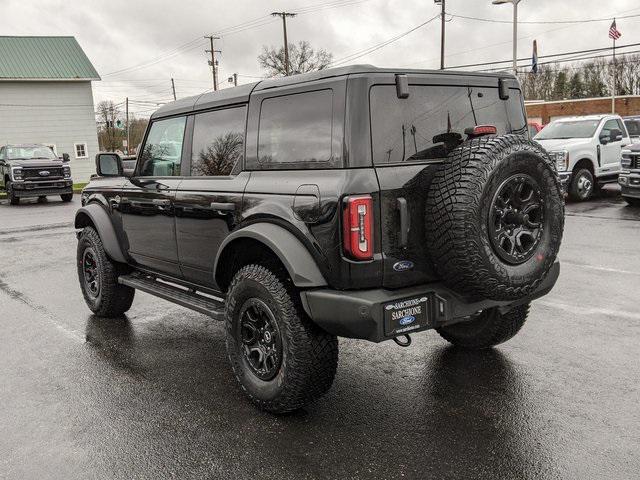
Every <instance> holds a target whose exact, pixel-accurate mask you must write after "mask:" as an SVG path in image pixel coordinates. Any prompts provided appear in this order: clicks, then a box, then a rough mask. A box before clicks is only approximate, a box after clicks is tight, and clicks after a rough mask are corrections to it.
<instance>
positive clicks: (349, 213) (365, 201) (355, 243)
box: [342, 195, 373, 260]
mask: <svg viewBox="0 0 640 480" xmlns="http://www.w3.org/2000/svg"><path fill="white" fill-rule="evenodd" d="M342 224H343V228H344V231H343V243H344V252H345V253H346V254H347V255H348V256H349V257H351V258H353V259H355V260H371V259H372V258H373V199H372V198H371V196H370V195H359V196H357V197H347V198H346V199H345V208H344V213H343V218H342Z"/></svg>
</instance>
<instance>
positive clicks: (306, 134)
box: [258, 90, 333, 168]
mask: <svg viewBox="0 0 640 480" xmlns="http://www.w3.org/2000/svg"><path fill="white" fill-rule="evenodd" d="M332 120H333V91H332V90H318V91H315V92H305V93H297V94H293V95H285V96H281V97H273V98H267V99H265V100H263V102H262V105H261V108H260V126H259V133H258V162H259V164H260V166H261V167H262V168H313V167H314V166H316V167H317V168H326V167H327V163H329V162H331V161H332V160H333V158H332V153H333V152H332V151H331V146H332V142H331V134H332Z"/></svg>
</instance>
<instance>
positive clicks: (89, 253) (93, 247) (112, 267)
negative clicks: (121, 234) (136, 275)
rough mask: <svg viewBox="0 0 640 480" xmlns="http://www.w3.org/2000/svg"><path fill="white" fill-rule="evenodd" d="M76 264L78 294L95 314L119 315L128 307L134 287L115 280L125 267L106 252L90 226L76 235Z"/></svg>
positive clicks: (108, 316)
mask: <svg viewBox="0 0 640 480" xmlns="http://www.w3.org/2000/svg"><path fill="white" fill-rule="evenodd" d="M77 266H78V280H79V281H80V288H81V289H82V295H83V296H84V299H85V302H87V305H88V306H89V309H90V310H91V311H92V312H93V313H95V314H96V315H97V316H98V317H107V318H113V317H119V316H120V315H122V314H123V313H125V312H126V311H127V310H129V308H131V304H132V303H133V297H134V296H135V293H136V291H135V289H133V288H131V287H127V286H125V285H121V284H119V283H118V277H119V276H120V275H123V274H125V273H127V270H128V268H127V266H126V265H123V264H121V263H118V262H114V261H113V260H111V259H110V258H109V257H108V256H107V254H106V252H105V250H104V246H103V245H102V240H101V239H100V235H98V232H96V231H95V230H94V229H93V228H92V227H85V229H84V230H82V233H81V234H80V237H79V239H78V251H77Z"/></svg>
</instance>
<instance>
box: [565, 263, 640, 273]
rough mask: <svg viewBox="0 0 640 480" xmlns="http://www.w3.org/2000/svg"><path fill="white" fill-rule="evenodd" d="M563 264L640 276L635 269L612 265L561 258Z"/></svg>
mask: <svg viewBox="0 0 640 480" xmlns="http://www.w3.org/2000/svg"><path fill="white" fill-rule="evenodd" d="M560 264H561V265H571V266H572V267H580V268H587V269H589V270H597V271H599V272H609V273H622V274H624V275H638V276H640V271H633V270H621V269H619V268H611V267H598V266H596V265H587V264H586V263H578V262H572V261H570V260H562V259H561V260H560Z"/></svg>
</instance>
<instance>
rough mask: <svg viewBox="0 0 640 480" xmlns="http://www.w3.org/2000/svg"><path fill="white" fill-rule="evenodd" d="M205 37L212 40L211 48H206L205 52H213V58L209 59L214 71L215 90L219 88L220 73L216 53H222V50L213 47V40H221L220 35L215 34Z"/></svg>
mask: <svg viewBox="0 0 640 480" xmlns="http://www.w3.org/2000/svg"><path fill="white" fill-rule="evenodd" d="M204 38H208V39H209V41H210V42H211V50H205V52H207V53H210V54H211V60H209V65H211V70H212V71H213V90H214V91H215V90H218V74H217V72H216V66H217V65H216V53H222V52H221V51H220V50H216V49H214V48H213V41H214V40H219V39H220V37H214V36H213V35H207V36H205V37H204Z"/></svg>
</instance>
